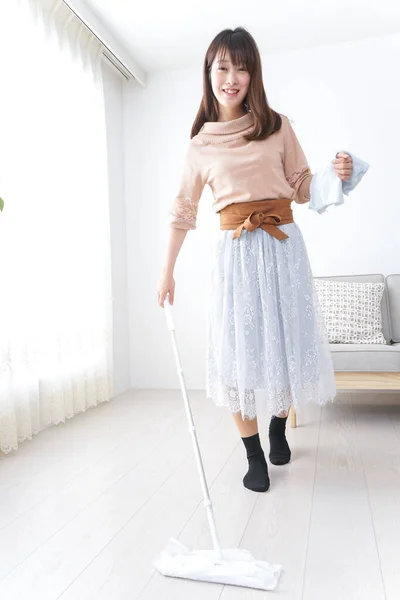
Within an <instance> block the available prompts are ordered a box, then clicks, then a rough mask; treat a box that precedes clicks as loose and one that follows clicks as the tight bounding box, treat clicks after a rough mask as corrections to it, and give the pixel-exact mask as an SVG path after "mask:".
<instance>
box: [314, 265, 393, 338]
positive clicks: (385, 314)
mask: <svg viewBox="0 0 400 600" xmlns="http://www.w3.org/2000/svg"><path fill="white" fill-rule="evenodd" d="M315 279H332V280H336V281H354V282H356V283H357V282H359V283H364V282H370V283H385V277H384V275H381V274H380V273H377V274H371V275H332V276H330V277H315ZM381 314H382V333H383V337H384V338H385V341H386V342H388V343H389V342H390V341H391V339H392V332H391V325H390V313H389V301H388V290H387V287H386V285H385V289H384V292H383V296H382V302H381ZM399 328H400V324H399Z"/></svg>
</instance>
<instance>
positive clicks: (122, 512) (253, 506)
mask: <svg viewBox="0 0 400 600" xmlns="http://www.w3.org/2000/svg"><path fill="white" fill-rule="evenodd" d="M190 396H191V399H192V402H193V407H194V415H195V420H196V423H197V427H198V433H199V439H200V444H201V447H202V449H203V453H204V461H205V468H206V473H207V476H208V478H209V482H210V484H211V496H212V499H213V501H214V505H215V512H216V517H217V521H218V524H219V531H220V537H221V540H222V543H223V546H224V547H237V546H240V547H243V548H247V549H248V550H250V551H251V552H252V553H253V555H254V556H255V557H256V558H259V559H263V560H267V561H269V562H274V563H281V564H283V567H284V572H283V574H282V577H281V580H280V583H279V586H278V588H277V589H276V591H275V592H260V591H255V590H250V589H245V588H236V587H232V586H225V587H224V586H222V585H216V584H208V583H197V582H191V581H185V580H179V579H168V578H164V577H162V576H161V575H159V574H158V573H157V572H155V570H154V568H153V566H152V560H153V558H154V557H155V555H156V554H157V553H158V552H159V551H160V550H161V549H162V547H163V546H164V544H165V542H166V541H167V539H168V538H169V537H170V536H171V535H173V536H176V537H179V539H180V540H182V541H183V542H184V543H185V544H187V545H188V546H189V547H195V548H210V539H209V535H208V529H207V522H206V515H205V510H204V507H203V505H202V502H201V497H200V491H199V489H200V488H199V484H198V479H197V472H196V468H195V463H194V459H193V456H192V446H191V439H190V436H189V433H188V428H187V425H186V421H185V419H186V417H185V413H184V410H183V405H182V400H181V396H180V393H179V392H160V391H156V392H154V391H153V392H150V391H146V392H131V393H129V394H126V395H124V396H123V397H120V398H118V399H115V400H113V401H112V402H110V403H107V404H103V405H101V406H100V407H98V408H96V409H91V410H89V411H88V412H87V413H85V414H81V415H79V416H77V417H75V418H74V419H72V420H70V421H69V422H67V423H66V424H61V425H59V426H57V427H52V428H50V429H48V430H46V431H44V432H42V433H40V434H39V435H38V436H35V438H34V439H33V440H31V441H27V442H24V443H22V444H21V445H20V448H19V450H18V451H17V452H13V453H11V454H9V455H7V456H4V455H1V454H0V457H1V458H0V598H1V599H2V600H17V599H18V600H25V599H26V600H28V599H29V600H55V599H58V598H60V599H62V600H89V599H91V600H94V599H95V600H128V599H129V600H135V599H136V598H140V600H156V599H157V600H217V599H218V600H219V599H222V600H238V599H248V600H255V599H261V598H268V599H270V598H272V597H273V596H276V597H277V598H285V599H288V600H289V599H290V600H383V599H385V598H386V599H387V600H398V599H399V598H400V566H399V558H400V395H399V394H395V393H392V392H390V393H389V392H387V393H379V392H375V393H374V394H366V393H357V394H356V393H352V394H350V393H341V394H340V395H338V397H337V401H336V402H335V404H330V405H329V406H327V407H325V408H324V409H323V410H320V409H319V408H318V407H316V406H313V405H310V406H307V407H306V408H305V409H303V410H302V412H301V413H298V427H297V428H296V429H291V428H288V438H289V440H290V444H291V447H292V462H291V463H290V464H289V465H286V466H284V467H274V466H271V467H270V477H271V488H270V490H269V491H268V492H267V493H264V494H255V493H253V492H250V491H248V490H246V489H245V488H244V487H243V485H242V477H243V475H244V473H245V467H246V459H245V454H244V448H243V446H242V442H241V440H240V438H239V436H238V433H237V431H236V429H235V426H234V423H233V419H232V417H231V416H230V415H229V413H227V411H225V409H221V408H216V407H215V406H214V405H212V404H211V402H210V401H206V400H205V399H204V394H203V393H200V392H193V393H191V394H190ZM260 433H261V437H262V439H263V440H264V448H265V451H266V453H267V452H268V444H267V440H266V437H267V423H266V422H265V421H263V420H261V421H260Z"/></svg>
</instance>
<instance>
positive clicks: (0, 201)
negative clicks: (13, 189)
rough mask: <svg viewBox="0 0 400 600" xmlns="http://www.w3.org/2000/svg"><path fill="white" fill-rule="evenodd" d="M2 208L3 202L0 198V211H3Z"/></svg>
mask: <svg viewBox="0 0 400 600" xmlns="http://www.w3.org/2000/svg"><path fill="white" fill-rule="evenodd" d="M3 208H4V200H3V198H0V210H3Z"/></svg>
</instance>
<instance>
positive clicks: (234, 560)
mask: <svg viewBox="0 0 400 600" xmlns="http://www.w3.org/2000/svg"><path fill="white" fill-rule="evenodd" d="M222 556H223V561H222V562H221V561H220V560H218V559H217V558H216V557H217V555H216V552H215V551H214V550H196V551H192V552H191V551H190V550H188V548H186V546H184V545H183V544H181V542H178V540H175V539H174V538H171V539H170V540H169V542H168V544H167V546H166V547H165V548H164V550H163V551H162V553H161V554H160V555H159V556H158V557H157V558H156V559H155V561H154V566H155V567H156V569H158V571H160V573H162V575H166V576H167V577H182V578H184V579H194V580H195V581H209V582H211V583H223V584H227V585H238V586H242V587H249V588H255V589H258V590H274V589H275V587H276V585H277V583H278V579H279V576H280V574H281V571H282V566H281V565H271V564H269V563H267V562H263V561H261V560H256V559H255V558H253V556H252V555H251V554H250V552H248V551H247V550H240V549H234V550H222Z"/></svg>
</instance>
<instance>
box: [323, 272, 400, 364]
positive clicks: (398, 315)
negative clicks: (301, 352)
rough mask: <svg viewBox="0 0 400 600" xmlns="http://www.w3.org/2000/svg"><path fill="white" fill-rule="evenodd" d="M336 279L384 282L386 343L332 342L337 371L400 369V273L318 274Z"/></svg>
mask: <svg viewBox="0 0 400 600" xmlns="http://www.w3.org/2000/svg"><path fill="white" fill-rule="evenodd" d="M316 279H330V280H336V281H355V282H367V281H369V282H371V283H384V284H385V290H384V293H383V297H382V304H381V309H382V333H383V336H384V338H385V340H386V341H387V342H388V345H384V344H330V348H331V350H332V357H333V364H334V367H335V371H336V372H343V371H353V372H354V371H357V372H366V371H367V372H375V373H377V372H385V373H388V372H391V373H400V275H388V276H387V277H386V278H385V277H384V275H379V274H377V275H346V276H335V277H316Z"/></svg>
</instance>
